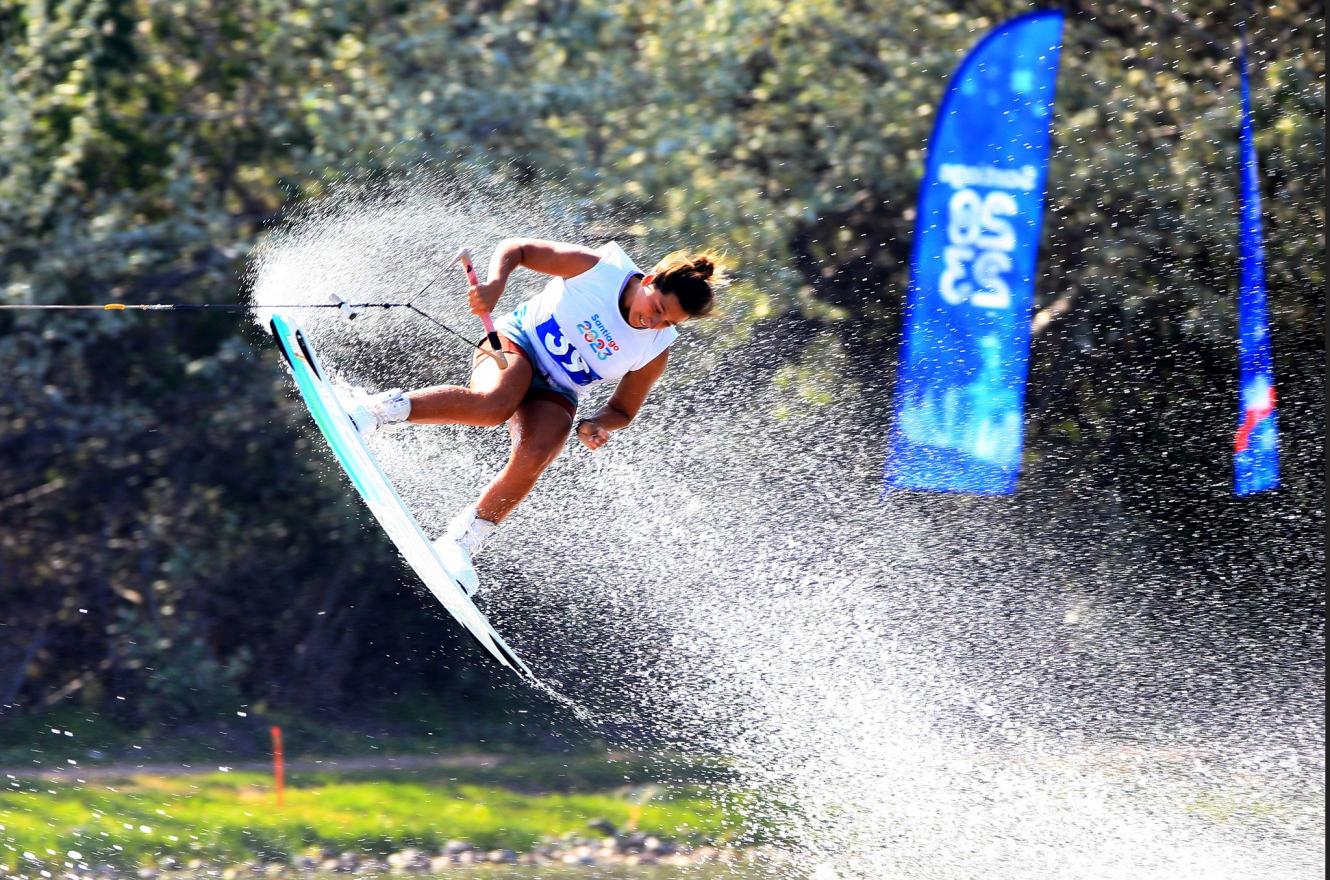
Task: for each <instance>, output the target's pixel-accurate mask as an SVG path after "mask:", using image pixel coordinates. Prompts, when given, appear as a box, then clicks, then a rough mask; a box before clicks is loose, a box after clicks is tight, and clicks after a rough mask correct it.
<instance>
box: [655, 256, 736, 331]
mask: <svg viewBox="0 0 1330 880" xmlns="http://www.w3.org/2000/svg"><path fill="white" fill-rule="evenodd" d="M651 271H652V274H653V275H655V276H656V287H657V288H659V289H660V290H661V291H662V292H664V293H672V294H674V295H675V296H676V297H678V299H679V305H681V306H683V310H684V311H685V312H687V313H688V314H689V315H691V316H692V317H694V318H701V317H704V316H706V315H709V314H711V313H712V310H713V309H714V307H715V304H716V290H715V289H716V288H718V287H722V286H724V285H725V284H726V283H727V282H728V280H729V279H727V278H726V277H725V270H724V268H723V267H722V266H721V264H720V256H719V255H718V254H715V253H713V252H711V251H702V252H688V251H675V252H674V253H672V254H669V255H668V256H666V257H665V259H663V260H661V261H660V262H659V263H657V264H656V268H654V269H652V270H651Z"/></svg>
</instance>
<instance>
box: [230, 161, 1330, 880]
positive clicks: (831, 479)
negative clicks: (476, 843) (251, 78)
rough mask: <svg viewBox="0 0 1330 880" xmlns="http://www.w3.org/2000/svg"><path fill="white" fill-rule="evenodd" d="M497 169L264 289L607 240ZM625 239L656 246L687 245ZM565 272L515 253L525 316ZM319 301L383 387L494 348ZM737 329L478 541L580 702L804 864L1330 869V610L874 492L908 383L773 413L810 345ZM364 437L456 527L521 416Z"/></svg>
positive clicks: (996, 506) (495, 613)
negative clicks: (704, 761) (1248, 620)
mask: <svg viewBox="0 0 1330 880" xmlns="http://www.w3.org/2000/svg"><path fill="white" fill-rule="evenodd" d="M483 184H484V181H483V180H481V181H479V182H478V181H477V180H475V179H471V180H464V181H460V182H459V180H458V179H457V178H455V177H451V178H450V177H444V176H439V175H432V174H429V173H424V172H421V173H417V174H414V175H411V176H409V177H407V178H406V179H404V180H403V181H401V182H398V183H396V184H388V183H384V184H380V185H378V186H377V187H369V188H361V189H351V190H348V191H347V192H346V193H344V194H342V195H339V196H337V197H334V198H332V199H330V200H329V201H328V202H325V203H320V204H319V205H317V206H314V207H313V208H310V209H307V210H306V211H304V212H303V213H301V214H300V215H299V216H298V217H297V218H296V219H295V221H294V222H293V223H292V224H290V225H289V226H288V227H287V228H286V229H284V230H283V231H281V232H280V233H277V234H275V235H274V236H273V237H272V238H271V239H270V240H269V241H268V242H267V243H266V244H265V245H264V246H263V247H262V248H261V249H260V250H259V252H258V254H257V258H256V261H255V264H254V273H253V279H252V280H253V287H254V299H255V303H256V305H258V306H260V307H262V306H263V305H264V304H273V303H278V302H309V303H317V302H324V301H326V297H327V295H328V294H329V293H332V292H338V293H341V294H343V295H347V296H348V298H355V299H360V298H363V299H364V300H365V301H379V300H383V301H388V300H392V301H406V299H411V298H412V297H413V296H414V294H415V291H417V290H419V289H420V287H422V286H423V285H425V283H426V282H427V281H429V280H430V279H431V278H433V277H435V276H438V275H439V272H440V270H441V269H442V268H443V264H444V263H446V260H447V259H448V258H449V257H450V256H451V254H452V252H454V251H455V250H456V249H457V247H459V246H461V245H464V244H470V245H475V246H476V247H477V256H478V259H479V260H480V262H481V263H482V265H483V261H484V260H485V259H486V258H487V256H488V253H489V252H490V251H491V250H492V248H493V246H494V245H495V244H496V243H497V241H498V240H499V239H500V238H501V237H503V236H507V235H534V236H538V237H543V238H568V239H574V240H582V239H583V238H584V229H583V227H582V226H581V225H579V223H578V222H575V221H574V220H571V219H569V217H570V214H569V212H568V211H567V210H566V208H565V207H564V206H563V205H561V204H559V203H558V201H557V200H556V199H553V198H548V199H544V200H541V199H537V198H534V197H530V196H525V197H523V198H522V199H520V200H519V199H516V198H513V197H509V196H503V195H500V194H499V193H498V192H497V190H495V189H493V188H489V189H487V188H486V187H485V186H484V185H483ZM478 193H479V195H478ZM463 194H464V195H463ZM623 243H624V244H625V245H626V246H627V248H628V250H629V251H630V253H632V254H633V255H634V256H635V257H636V258H637V259H638V261H639V263H646V264H649V263H651V262H652V261H653V260H654V259H655V258H656V257H657V256H659V254H661V253H664V252H665V251H666V250H669V249H671V248H672V247H676V246H680V245H681V244H686V243H669V246H668V247H667V246H659V245H658V243H654V242H646V243H641V242H632V241H625V242H623ZM699 244H705V243H699ZM746 268H749V269H752V268H753V267H746ZM452 271H454V272H455V270H452ZM541 283H542V279H541V278H539V277H537V276H535V275H533V274H531V273H526V272H519V273H518V274H517V275H516V276H515V277H514V279H513V282H512V283H511V284H510V286H509V290H508V292H507V293H506V294H505V297H504V302H503V305H501V307H500V310H501V311H502V310H503V309H505V308H512V307H514V306H515V305H516V304H518V303H519V302H520V301H521V300H522V299H523V298H524V297H525V296H526V295H528V294H529V293H532V292H534V291H535V290H537V289H538V288H539V285H540V284H541ZM461 291H462V284H461V278H460V273H459V274H458V277H456V278H454V277H449V276H447V275H444V276H442V277H439V278H438V280H437V281H435V282H434V283H433V284H431V285H430V287H429V289H428V290H427V291H426V293H425V294H422V295H419V296H415V297H414V299H412V301H414V302H416V303H417V304H418V305H420V306H421V307H422V308H423V309H424V310H425V311H427V312H429V313H430V314H432V315H436V316H437V317H439V318H440V319H442V320H444V321H446V322H448V323H449V324H450V325H452V326H454V327H457V328H459V329H460V328H468V329H469V330H470V331H471V333H472V336H473V338H476V337H479V335H480V333H479V330H478V326H476V322H475V321H474V319H473V318H471V317H470V316H469V315H468V314H467V312H466V308H465V302H464V298H463V296H462V293H461ZM349 294H353V295H354V296H350V295H349ZM260 311H261V308H260ZM302 322H303V323H304V324H305V326H306V327H307V329H308V330H309V332H310V333H311V334H312V335H313V337H314V338H315V340H316V341H317V344H318V346H319V348H320V351H321V352H322V353H323V356H324V359H325V361H326V362H327V366H329V368H330V369H331V370H332V371H333V372H334V373H336V374H337V375H339V376H340V377H341V378H343V379H346V380H349V381H352V382H355V383H357V384H366V385H368V386H370V387H374V388H381V387H389V386H398V387H418V386H421V385H426V384H434V383H438V382H463V381H464V380H465V375H466V370H467V367H468V364H469V362H470V355H469V352H468V351H467V350H466V349H465V347H464V346H461V345H458V344H456V343H455V341H451V340H449V339H447V338H445V337H442V336H441V335H440V334H439V333H438V331H437V330H436V329H435V328H433V327H431V326H430V325H429V324H428V323H426V322H424V321H422V320H420V319H418V318H415V317H410V316H407V315H405V314H400V313H394V314H385V315H383V316H381V317H379V318H377V319H375V320H374V321H373V322H372V323H370V324H368V325H366V324H363V323H358V324H357V325H355V326H350V325H346V324H345V323H343V322H339V321H338V320H337V319H335V318H334V317H332V316H331V315H328V314H325V313H316V312H311V313H310V314H309V316H308V317H306V316H302ZM723 332H724V328H723V326H722V327H720V328H719V329H718V328H716V327H713V328H705V327H692V326H689V327H686V328H685V329H684V331H683V336H682V337H681V340H680V342H679V343H678V344H677V346H676V350H677V353H676V356H675V357H674V358H673V359H672V361H671V367H670V371H669V374H668V375H667V376H666V377H665V379H664V380H663V381H662V383H661V385H660V386H659V387H658V388H657V390H656V391H655V392H654V394H653V396H652V399H651V400H650V401H649V402H648V404H647V407H646V408H645V409H644V411H643V413H642V415H641V416H640V418H639V421H638V422H637V423H636V424H634V425H633V426H632V427H631V428H629V429H628V430H626V431H623V432H621V433H619V434H617V435H616V436H615V437H614V439H613V441H612V443H611V444H610V445H609V446H608V447H607V448H606V449H604V450H602V451H600V452H597V453H595V454H592V453H589V452H587V451H586V450H583V449H581V448H580V447H578V446H577V445H576V444H570V447H569V448H568V450H567V451H566V452H565V453H564V454H563V456H562V457H561V458H560V460H558V461H556V462H555V464H554V465H553V466H552V467H551V468H550V470H549V471H548V472H547V473H546V475H545V476H544V477H543V478H542V480H541V483H540V484H539V485H538V486H537V488H536V490H535V492H534V493H533V494H532V496H531V497H530V498H529V499H528V500H527V501H526V502H525V503H524V504H523V506H522V507H521V508H519V510H518V511H517V512H516V513H515V514H514V515H513V516H512V517H511V518H510V519H509V520H508V521H507V522H506V523H505V524H504V526H503V528H502V530H501V531H500V533H499V537H498V540H497V541H496V542H495V545H494V548H493V550H490V551H487V553H488V554H489V555H488V556H487V557H486V558H483V559H482V560H481V562H480V566H479V569H480V573H481V577H482V581H483V582H484V584H485V592H484V593H483V594H482V600H481V604H482V606H483V608H484V610H485V611H486V613H487V614H488V615H489V616H490V618H491V619H492V620H493V622H494V623H495V625H496V627H498V628H499V629H500V631H502V632H503V633H504V634H505V636H506V637H507V638H508V639H509V641H510V643H511V644H512V645H513V646H514V648H515V649H516V650H517V651H518V652H519V654H521V655H522V656H523V657H524V658H525V659H527V661H528V662H529V663H530V664H531V665H532V667H533V669H535V670H536V671H537V674H539V675H541V676H542V677H544V678H548V679H549V680H550V681H551V683H552V684H553V686H554V688H555V689H556V690H557V691H559V692H562V693H568V694H576V695H577V701H578V703H580V704H581V706H582V707H584V708H585V709H586V710H588V712H589V715H588V714H585V713H584V714H582V717H583V718H584V719H585V718H587V717H594V718H595V719H596V723H597V724H598V725H600V726H601V727H602V728H603V729H604V730H606V731H608V732H609V734H610V735H612V736H613V737H614V738H616V739H617V740H618V741H620V742H622V743H625V744H635V743H651V744H656V745H659V744H662V743H663V744H665V745H669V746H673V747H677V748H678V749H679V750H680V751H682V752H684V753H686V754H701V755H718V756H723V757H724V758H726V759H727V760H728V761H729V762H730V763H731V764H732V766H733V768H734V771H735V773H734V778H733V780H732V781H731V782H727V783H724V784H719V783H718V784H717V785H716V787H715V796H716V798H717V800H718V801H720V802H723V803H724V804H726V805H727V806H729V807H731V808H732V809H735V810H738V811H741V812H742V814H743V815H744V816H745V818H746V819H747V821H748V827H749V829H750V832H751V835H752V838H753V839H754V840H764V841H772V842H774V843H775V844H777V845H778V846H780V847H781V848H783V849H785V850H788V851H789V852H790V853H792V857H791V859H790V861H789V862H788V863H787V864H786V865H785V866H784V867H783V868H781V871H782V872H784V874H785V875H786V876H789V877H816V878H845V880H848V878H865V880H867V878H969V877H975V878H978V877H984V878H994V877H996V878H1033V877H1038V878H1100V877H1102V878H1132V880H1139V878H1169V880H1173V878H1254V877H1261V878H1286V877H1287V878H1293V877H1311V876H1318V877H1319V876H1321V875H1322V869H1323V867H1324V807H1323V801H1324V771H1323V768H1324V761H1323V754H1324V748H1323V746H1324V725H1323V721H1322V712H1321V708H1322V706H1323V693H1324V688H1323V681H1324V679H1323V669H1322V667H1321V665H1320V663H1319V662H1317V661H1316V660H1315V657H1316V655H1317V654H1318V653H1319V648H1318V647H1317V646H1318V645H1319V644H1321V642H1322V637H1321V635H1320V631H1319V630H1318V629H1317V628H1316V627H1317V624H1316V622H1315V621H1300V622H1299V621H1295V622H1293V623H1291V624H1290V625H1289V629H1288V632H1289V634H1288V635H1287V636H1285V637H1283V638H1281V637H1278V636H1270V637H1269V638H1268V639H1267V640H1266V641H1264V642H1262V641H1259V640H1254V637H1253V636H1252V635H1251V632H1250V630H1249V629H1248V628H1244V626H1239V625H1236V624H1233V623H1231V622H1225V621H1224V620H1222V619H1218V618H1216V616H1215V615H1213V614H1207V613H1205V611H1206V609H1204V608H1201V607H1195V608H1193V609H1192V610H1193V611H1195V612H1196V613H1194V614H1191V613H1186V614H1183V613H1178V609H1177V608H1176V607H1171V606H1165V605H1164V604H1162V603H1160V602H1157V601H1153V600H1151V599H1149V598H1142V597H1151V596H1156V595H1164V594H1169V593H1170V590H1169V589H1168V588H1169V587H1170V585H1173V584H1175V582H1176V579H1177V578H1179V577H1188V576H1194V575H1185V574H1182V575H1180V574H1179V573H1178V572H1165V571H1159V570H1156V569H1153V568H1151V567H1148V566H1146V565H1144V564H1143V563H1141V562H1140V561H1139V559H1138V558H1136V557H1134V556H1133V555H1132V554H1131V553H1130V552H1124V551H1123V550H1122V549H1121V547H1120V545H1126V546H1127V547H1128V548H1129V547H1130V545H1131V543H1132V536H1133V530H1138V529H1147V528H1148V525H1149V524H1148V523H1125V524H1124V523H1119V524H1117V526H1116V528H1117V529H1118V532H1117V533H1116V538H1115V539H1114V540H1109V537H1110V536H1107V535H1098V533H1091V534H1092V535H1098V537H1091V538H1089V539H1087V538H1086V532H1085V531H1084V530H1082V531H1080V532H1076V531H1075V530H1071V531H1067V530H1063V529H1062V527H1061V526H1059V525H1057V524H1055V523H1053V522H1052V521H1051V519H1052V518H1051V517H1050V516H1048V514H1047V510H1046V509H1045V508H1046V506H1047V505H1043V503H1042V502H1040V501H1039V500H1038V499H1037V498H1034V499H1033V500H1031V499H1030V498H1027V499H1026V500H1024V501H1020V502H1017V501H1011V500H1002V499H997V500H995V499H959V498H949V497H948V498H941V497H929V498H910V497H905V498H903V499H896V498H893V499H891V500H890V501H889V502H887V503H882V502H880V501H879V500H878V494H877V493H878V479H879V470H878V469H879V467H880V461H881V450H882V440H881V438H882V436H883V431H882V415H881V413H883V412H884V411H885V410H886V408H887V407H886V401H885V398H884V397H883V396H882V392H881V391H873V390H865V389H859V388H853V389H852V388H850V387H848V386H847V388H846V389H845V398H844V399H842V400H838V401H837V403H836V405H835V406H834V407H824V408H820V409H813V408H811V407H806V406H805V407H800V406H795V407H794V408H793V409H794V415H792V416H789V417H786V418H776V417H774V416H773V413H775V412H777V411H778V409H779V408H780V407H781V406H782V405H785V406H786V407H787V408H788V406H789V404H790V401H789V400H787V399H785V397H784V396H783V394H782V392H780V391H779V390H777V389H776V388H775V387H774V386H772V385H771V384H770V383H769V382H767V381H766V380H765V379H763V380H760V381H755V380H754V379H753V378H751V376H752V374H753V373H754V372H761V371H760V370H754V365H764V364H765V365H770V364H773V363H777V362H779V361H780V360H781V359H782V357H783V356H784V355H785V354H786V353H783V352H781V351H779V350H778V346H777V345H775V344H774V343H767V342H764V341H763V340H762V339H760V338H759V339H757V340H755V341H753V342H750V343H749V344H747V345H746V346H745V347H743V348H742V349H728V350H726V354H727V356H726V357H724V358H718V357H717V356H716V352H717V351H718V350H719V349H720V348H721V336H720V334H722V333H723ZM835 357H836V355H835V352H834V347H833V346H828V354H827V360H826V363H827V364H829V365H831V366H833V367H834V366H835ZM607 393H608V390H604V391H602V392H601V393H600V394H598V395H594V396H593V398H592V400H590V401H589V402H584V404H583V408H582V411H583V412H592V411H594V409H595V408H596V407H597V406H598V405H599V403H600V402H601V401H602V400H603V399H604V396H605V395H606V394H607ZM371 446H372V447H373V449H374V451H375V452H376V454H377V455H378V456H379V457H380V460H381V461H382V462H383V464H384V467H385V469H386V470H387V471H388V473H389V475H390V477H392V479H393V480H394V482H395V483H396V484H397V486H398V488H399V491H400V492H401V493H402V495H403V498H404V499H406V501H407V503H408V504H409V505H410V506H411V508H412V509H413V511H414V512H415V513H416V515H417V517H418V518H419V519H420V520H421V523H422V525H423V526H424V527H425V528H426V531H427V532H431V533H433V532H438V531H440V530H441V529H442V526H443V523H444V522H446V520H447V519H448V517H449V516H451V514H452V513H453V512H454V511H455V510H456V509H457V508H459V507H460V506H462V505H463V504H465V503H468V502H469V501H470V500H472V499H473V498H474V497H475V496H476V494H477V493H478V492H479V490H480V489H481V488H482V487H483V485H484V484H485V483H486V482H487V481H488V479H489V478H490V476H491V475H492V474H493V473H494V472H495V471H496V470H497V469H498V467H499V466H500V465H501V464H502V462H503V460H504V457H505V455H506V452H507V438H506V436H505V435H504V434H503V432H499V431H484V430H479V429H473V428H465V427H411V428H409V429H403V430H398V431H395V432H391V433H383V434H380V435H376V436H375V437H374V438H372V441H371ZM1041 505H1042V506H1041ZM1322 570H1323V568H1322ZM1290 576H1294V577H1305V578H1319V577H1320V572H1302V573H1291V574H1290ZM1171 592H1177V591H1176V590H1173V591H1171ZM1270 613H1271V614H1272V615H1273V614H1278V613H1279V612H1278V611H1277V610H1273V609H1272V610H1271V612H1270ZM1256 631H1257V632H1258V633H1268V632H1276V631H1282V630H1280V628H1279V627H1278V626H1273V625H1272V626H1270V627H1266V628H1262V629H1258V630H1256ZM1299 641H1301V642H1303V643H1305V644H1304V645H1303V646H1302V647H1301V648H1297V647H1296V646H1297V645H1298V644H1299Z"/></svg>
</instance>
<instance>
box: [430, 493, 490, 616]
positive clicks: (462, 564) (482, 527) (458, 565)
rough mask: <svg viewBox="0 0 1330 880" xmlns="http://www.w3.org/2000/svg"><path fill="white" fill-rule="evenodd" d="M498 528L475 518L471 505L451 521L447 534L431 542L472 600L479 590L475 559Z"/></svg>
mask: <svg viewBox="0 0 1330 880" xmlns="http://www.w3.org/2000/svg"><path fill="white" fill-rule="evenodd" d="M498 527H499V526H498V524H497V523H492V522H490V521H489V520H487V519H479V518H477V516H476V508H475V505H472V506H470V507H466V508H463V509H462V511H461V512H460V513H458V514H457V516H455V517H453V518H452V520H451V521H449V523H448V529H447V531H445V532H444V533H443V535H442V536H441V537H440V538H439V539H438V540H436V541H435V542H434V550H435V552H437V553H438V554H439V557H440V558H441V559H443V564H444V565H446V566H447V567H448V569H449V570H450V571H451V572H453V574H454V576H455V577H457V579H458V580H459V581H460V582H461V584H462V587H463V588H464V589H465V590H466V594H467V595H468V596H474V595H475V594H476V591H477V590H479V589H480V578H479V577H477V576H476V569H475V558H476V556H477V555H479V553H480V551H481V550H482V549H484V547H485V545H486V544H487V543H488V542H489V539H490V538H491V537H492V536H493V535H494V530H495V529H497V528H498Z"/></svg>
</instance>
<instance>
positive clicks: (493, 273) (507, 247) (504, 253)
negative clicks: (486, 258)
mask: <svg viewBox="0 0 1330 880" xmlns="http://www.w3.org/2000/svg"><path fill="white" fill-rule="evenodd" d="M520 265H522V242H520V241H518V240H517V239H513V238H506V239H504V240H503V241H501V242H499V246H498V247H497V248H495V249H494V255H493V256H492V257H490V276H489V280H490V281H498V282H499V283H501V284H504V285H507V284H508V276H509V275H512V274H513V270H514V269H516V268H517V267H518V266H520Z"/></svg>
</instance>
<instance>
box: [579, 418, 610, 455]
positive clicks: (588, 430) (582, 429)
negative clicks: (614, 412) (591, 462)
mask: <svg viewBox="0 0 1330 880" xmlns="http://www.w3.org/2000/svg"><path fill="white" fill-rule="evenodd" d="M577 439H578V440H581V441H582V445H583V446H585V447H586V448H587V449H591V450H596V449H599V448H600V447H602V446H604V445H605V444H606V443H609V442H610V432H609V431H606V430H605V429H604V428H602V427H601V426H600V422H598V421H596V420H595V419H583V420H582V421H580V422H578V423H577Z"/></svg>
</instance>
